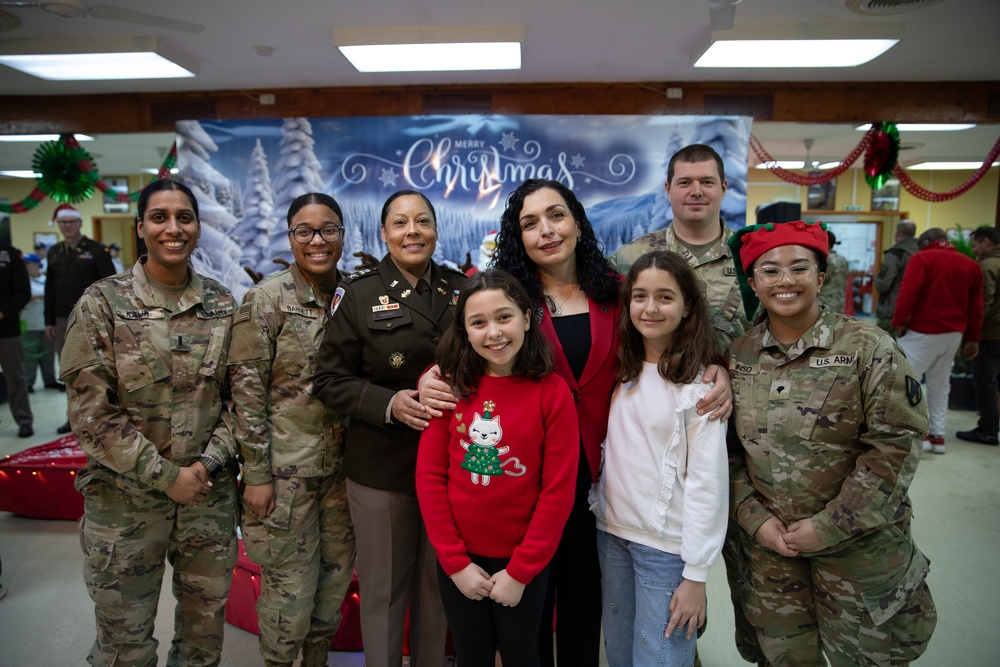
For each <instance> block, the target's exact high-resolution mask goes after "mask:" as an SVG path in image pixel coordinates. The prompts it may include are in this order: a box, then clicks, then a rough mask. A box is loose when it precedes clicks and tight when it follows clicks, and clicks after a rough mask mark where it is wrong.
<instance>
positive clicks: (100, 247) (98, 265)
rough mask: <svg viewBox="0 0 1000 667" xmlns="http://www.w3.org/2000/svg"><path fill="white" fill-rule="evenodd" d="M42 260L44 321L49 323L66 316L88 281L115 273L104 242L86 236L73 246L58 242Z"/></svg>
mask: <svg viewBox="0 0 1000 667" xmlns="http://www.w3.org/2000/svg"><path fill="white" fill-rule="evenodd" d="M46 259H47V260H48V263H49V266H48V269H47V271H46V276H47V278H46V281H45V324H46V325H50V326H54V325H55V323H56V318H57V317H69V314H70V312H71V311H72V310H73V306H74V305H76V302H77V300H78V299H79V298H80V296H81V295H82V294H83V292H84V290H86V289H87V288H88V287H89V286H90V285H91V284H93V283H94V282H95V281H97V280H100V279H101V278H107V277H108V276H113V275H114V274H115V273H116V271H115V265H114V264H112V263H111V255H110V254H108V249H107V248H106V247H105V246H104V244H103V243H100V242H98V241H93V240H91V239H88V238H87V237H86V236H84V237H83V238H81V239H80V242H79V243H77V244H76V247H75V248H74V247H72V246H70V245H69V244H68V243H66V242H65V241H60V242H59V243H57V244H55V245H54V246H52V248H51V249H49V253H48V256H47V257H46Z"/></svg>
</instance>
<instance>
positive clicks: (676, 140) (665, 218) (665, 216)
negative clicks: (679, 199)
mask: <svg viewBox="0 0 1000 667" xmlns="http://www.w3.org/2000/svg"><path fill="white" fill-rule="evenodd" d="M684 146H685V143H684V137H682V136H681V134H680V132H676V131H674V132H671V133H670V139H669V140H668V141H667V148H666V150H665V151H664V153H663V182H664V183H666V182H667V169H668V168H669V167H670V158H672V157H673V156H674V153H676V152H677V151H679V150H680V149H682V148H684ZM657 190H658V191H657V192H656V193H655V195H656V198H655V203H654V204H653V211H652V214H651V215H650V216H649V225H648V227H647V228H646V233H649V232H655V231H656V230H657V229H663V228H664V227H666V226H667V225H669V224H670V223H671V222H673V221H674V212H673V211H672V210H670V202H669V201H667V191H666V189H664V188H663V186H660V187H659V188H657Z"/></svg>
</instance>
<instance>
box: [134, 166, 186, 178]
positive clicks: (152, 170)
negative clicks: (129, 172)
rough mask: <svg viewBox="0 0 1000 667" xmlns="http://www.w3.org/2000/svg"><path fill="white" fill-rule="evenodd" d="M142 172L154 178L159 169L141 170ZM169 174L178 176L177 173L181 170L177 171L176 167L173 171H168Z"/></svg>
mask: <svg viewBox="0 0 1000 667" xmlns="http://www.w3.org/2000/svg"><path fill="white" fill-rule="evenodd" d="M142 172H143V173H145V174H152V175H153V176H156V175H157V174H159V173H160V170H159V169H143V170H142ZM170 173H171V174H179V173H181V170H180V169H178V168H177V167H174V168H173V169H171V170H170Z"/></svg>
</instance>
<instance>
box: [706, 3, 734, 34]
mask: <svg viewBox="0 0 1000 667" xmlns="http://www.w3.org/2000/svg"><path fill="white" fill-rule="evenodd" d="M741 2H743V0H708V12H709V14H708V16H709V21H710V29H711V30H732V29H733V21H734V20H735V19H736V5H738V4H740V3H741Z"/></svg>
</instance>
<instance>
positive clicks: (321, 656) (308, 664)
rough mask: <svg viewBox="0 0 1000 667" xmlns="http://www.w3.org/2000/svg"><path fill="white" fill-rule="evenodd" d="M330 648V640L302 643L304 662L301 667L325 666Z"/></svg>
mask: <svg viewBox="0 0 1000 667" xmlns="http://www.w3.org/2000/svg"><path fill="white" fill-rule="evenodd" d="M329 650H330V642H329V641H326V642H313V643H311V644H303V645H302V662H301V663H300V664H299V667H325V665H326V654H327V652H328V651H329Z"/></svg>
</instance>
